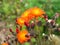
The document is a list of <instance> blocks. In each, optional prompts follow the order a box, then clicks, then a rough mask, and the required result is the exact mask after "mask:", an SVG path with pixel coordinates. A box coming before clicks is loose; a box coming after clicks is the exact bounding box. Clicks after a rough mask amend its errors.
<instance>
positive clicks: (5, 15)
mask: <svg viewBox="0 0 60 45" xmlns="http://www.w3.org/2000/svg"><path fill="white" fill-rule="evenodd" d="M36 6H37V7H39V8H41V9H43V10H44V11H45V12H46V14H47V15H48V16H49V18H51V17H52V16H53V15H54V14H55V13H56V12H59V13H60V0H0V21H6V22H8V23H10V22H12V23H14V22H15V19H16V17H19V16H20V15H21V14H22V13H23V12H24V11H25V10H26V9H29V8H31V7H36Z"/></svg>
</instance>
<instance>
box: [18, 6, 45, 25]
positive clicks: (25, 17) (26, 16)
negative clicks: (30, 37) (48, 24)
mask: <svg viewBox="0 0 60 45" xmlns="http://www.w3.org/2000/svg"><path fill="white" fill-rule="evenodd" d="M43 14H45V12H44V11H43V10H42V9H40V8H37V7H34V8H30V9H28V10H26V11H25V12H24V13H23V14H22V15H21V17H20V18H18V19H17V23H18V24H19V25H23V24H24V22H25V21H26V22H29V21H30V20H32V19H33V18H38V17H44V15H43Z"/></svg>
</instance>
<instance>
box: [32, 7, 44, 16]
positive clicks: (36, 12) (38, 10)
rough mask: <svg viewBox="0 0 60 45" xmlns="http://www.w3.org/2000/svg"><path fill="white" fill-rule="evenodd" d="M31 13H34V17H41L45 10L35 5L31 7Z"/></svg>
mask: <svg viewBox="0 0 60 45" xmlns="http://www.w3.org/2000/svg"><path fill="white" fill-rule="evenodd" d="M31 14H33V15H35V17H39V16H40V17H42V16H43V14H45V12H44V11H43V10H42V9H40V8H37V7H35V8H32V11H31Z"/></svg>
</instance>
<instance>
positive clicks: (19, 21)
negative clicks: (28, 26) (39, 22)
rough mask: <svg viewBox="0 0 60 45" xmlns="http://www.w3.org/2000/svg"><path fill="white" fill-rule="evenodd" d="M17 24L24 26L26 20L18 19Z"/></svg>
mask: <svg viewBox="0 0 60 45" xmlns="http://www.w3.org/2000/svg"><path fill="white" fill-rule="evenodd" d="M16 23H17V24H19V25H23V24H24V20H23V19H22V18H17V22H16Z"/></svg>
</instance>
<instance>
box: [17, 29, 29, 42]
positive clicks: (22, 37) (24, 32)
mask: <svg viewBox="0 0 60 45" xmlns="http://www.w3.org/2000/svg"><path fill="white" fill-rule="evenodd" d="M27 34H28V31H27V30H21V31H20V32H19V33H17V39H18V41H19V42H20V43H24V42H26V41H28V40H29V39H30V36H29V37H26V35H27Z"/></svg>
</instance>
